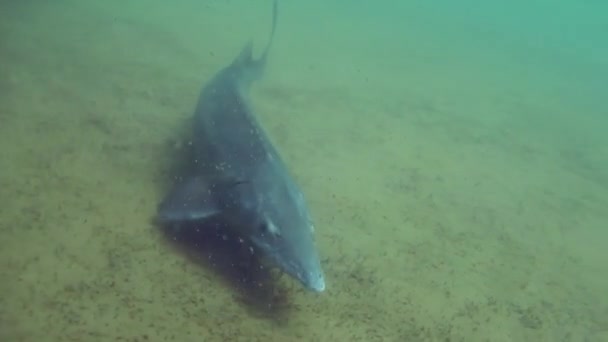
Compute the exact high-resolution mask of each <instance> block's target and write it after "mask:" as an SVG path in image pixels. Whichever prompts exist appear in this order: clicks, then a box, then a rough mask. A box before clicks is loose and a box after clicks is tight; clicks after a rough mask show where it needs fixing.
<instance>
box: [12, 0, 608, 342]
mask: <svg viewBox="0 0 608 342" xmlns="http://www.w3.org/2000/svg"><path fill="white" fill-rule="evenodd" d="M278 5H279V11H278V25H277V31H276V37H275V41H274V44H273V46H272V50H271V51H270V55H269V60H268V66H267V72H266V75H265V76H264V78H263V79H262V80H260V81H259V82H257V83H255V84H254V85H253V88H252V93H251V102H252V106H253V108H254V109H255V113H256V115H257V116H258V119H259V121H260V123H261V125H262V126H263V127H264V128H265V129H266V131H267V133H268V135H269V137H270V138H271V140H272V141H273V143H274V144H275V146H276V147H277V149H278V150H279V152H280V153H281V155H282V157H283V159H284V160H285V162H286V164H287V166H288V168H289V169H290V170H291V172H292V173H293V175H294V178H295V179H296V181H297V182H298V184H300V186H301V188H302V190H303V192H304V193H305V196H306V199H307V201H308V205H309V207H310V209H311V212H312V216H313V218H314V223H315V227H316V232H315V238H316V245H317V248H318V250H319V254H320V255H321V257H322V266H323V270H324V273H325V281H326V285H327V288H326V290H325V291H324V292H322V293H313V292H311V291H307V290H306V289H305V288H303V287H302V286H301V285H300V284H298V283H297V282H296V281H294V280H293V279H291V278H290V277H288V276H284V275H281V274H280V273H279V272H277V271H276V270H271V271H267V270H266V269H262V270H260V269H259V267H257V264H256V262H255V261H248V260H246V258H244V257H243V255H242V254H243V253H242V251H238V250H237V249H234V248H232V247H231V246H230V244H229V243H226V242H225V241H223V238H219V239H218V238H217V236H209V237H208V239H207V238H205V239H201V241H197V243H196V244H195V246H194V248H184V246H181V245H178V244H176V243H175V241H172V239H171V238H168V237H167V236H165V234H163V232H162V231H161V229H160V228H159V227H158V226H157V225H156V224H155V222H154V218H155V215H156V211H157V206H158V204H159V202H160V201H161V200H162V198H163V196H164V195H165V193H166V192H167V190H168V189H169V187H170V185H171V181H172V179H173V177H175V168H176V164H178V160H177V159H179V158H177V156H178V155H180V153H181V152H182V151H183V149H184V145H187V141H188V139H189V134H190V132H191V127H190V126H189V124H190V118H191V116H192V114H193V111H194V108H195V104H196V101H197V97H198V94H199V91H200V89H201V87H202V86H203V84H205V83H206V82H207V81H208V80H209V79H210V77H212V76H213V75H214V74H215V73H216V72H217V71H218V70H219V69H221V68H223V67H224V66H226V65H228V64H229V63H230V62H231V61H232V60H233V59H234V58H235V56H236V55H237V54H238V52H239V51H240V50H241V48H242V47H243V46H244V45H245V44H246V42H247V41H248V40H249V39H253V41H254V46H255V52H256V53H258V52H259V51H261V50H262V49H263V47H264V45H265V44H266V42H267V40H268V33H269V30H270V21H271V6H272V3H271V0H255V1H253V0H230V1H227V0H226V1H220V0H174V1H161V0H129V1H124V0H123V1H119V0H106V1H93V0H55V1H42V0H27V1H0V163H1V167H0V341H140V342H142V341H265V342H266V341H442V342H444V341H452V342H454V341H467V342H468V341H492V342H494V341H499V342H500V341H518V342H521V341H534V342H538V341H548V342H557V341H560V342H561V341H581V342H596V341H597V342H601V341H608V295H606V293H607V292H606V289H608V263H607V262H606V260H608V249H607V248H606V246H607V245H608V210H607V208H608V106H607V105H606V101H607V100H608V99H607V97H606V94H607V93H606V89H608V42H607V40H606V36H607V35H608V20H607V19H608V3H607V2H605V1H594V0H585V1H582V0H580V1H566V0H553V1H549V0H528V1H523V0H514V1H496V0H495V1H481V0H460V1H423V0H414V1H403V0H378V1H361V0H350V1H346V0H328V1H322V0H314V1H304V0H279V4H278ZM252 265H253V266H252Z"/></svg>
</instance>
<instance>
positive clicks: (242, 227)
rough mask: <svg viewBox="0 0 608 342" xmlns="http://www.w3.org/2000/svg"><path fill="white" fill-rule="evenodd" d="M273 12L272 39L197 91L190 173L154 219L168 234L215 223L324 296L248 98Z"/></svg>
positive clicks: (310, 229)
mask: <svg viewBox="0 0 608 342" xmlns="http://www.w3.org/2000/svg"><path fill="white" fill-rule="evenodd" d="M277 13H278V4H277V1H276V0H275V1H274V2H273V6H272V26H271V30H270V37H269V40H268V42H267V45H266V47H265V49H264V50H263V52H262V53H261V55H260V56H259V57H258V58H254V57H253V43H252V41H251V40H250V41H249V42H248V43H247V44H246V45H245V46H244V48H243V49H242V50H241V51H240V53H239V54H238V55H237V57H236V58H235V59H234V60H232V62H231V63H230V64H228V65H227V66H225V67H224V68H222V69H221V70H219V71H218V72H217V73H216V74H215V75H214V76H213V77H212V78H211V79H210V80H209V81H208V82H207V83H206V84H205V85H204V86H203V87H202V90H201V92H200V95H199V98H198V102H197V104H196V109H195V111H194V116H193V120H192V125H193V128H192V136H191V140H190V142H189V143H190V144H191V149H192V155H191V157H190V158H189V159H191V160H189V161H188V162H189V167H190V169H191V172H190V173H189V175H188V176H186V177H183V179H182V180H181V181H180V182H177V183H176V184H175V185H173V188H172V189H171V190H170V191H169V193H168V194H167V195H166V196H165V198H164V199H163V200H162V201H161V203H160V204H159V206H158V218H159V219H160V222H161V223H162V224H163V225H169V226H174V227H175V226H177V227H180V226H190V227H191V226H192V224H191V223H193V222H198V223H200V224H198V225H194V226H195V227H201V226H204V223H205V222H211V221H214V222H216V221H217V220H221V221H222V222H225V223H226V226H227V227H229V229H231V230H232V232H234V233H235V234H236V235H237V236H238V237H239V239H243V241H247V243H249V244H250V245H251V250H252V251H255V252H254V253H257V254H259V255H261V257H262V259H263V260H266V262H267V264H268V265H270V266H272V267H276V268H278V269H279V270H281V271H282V272H284V273H286V274H288V275H290V276H291V277H293V278H295V279H296V280H298V281H299V282H300V283H301V284H302V285H303V286H304V287H305V288H306V289H308V290H311V291H313V292H323V291H324V290H325V276H324V273H323V270H322V266H321V261H320V256H319V253H318V251H317V248H316V244H315V238H314V225H313V220H312V216H311V213H310V210H309V207H308V205H307V202H306V199H305V197H304V194H303V193H302V191H301V189H300V187H299V185H298V184H297V183H296V181H295V180H294V178H293V176H292V175H291V173H290V171H289V170H288V168H287V166H286V163H285V162H284V160H283V159H282V158H281V156H280V155H279V152H278V151H277V149H276V148H275V146H274V145H273V143H272V142H271V140H270V139H269V137H268V135H267V133H266V131H265V130H264V129H263V127H262V126H261V125H260V123H259V122H258V120H257V117H256V115H255V112H254V109H253V106H252V103H251V101H250V98H249V90H250V88H251V86H252V84H253V83H254V82H255V81H257V80H259V79H260V78H262V76H263V74H264V70H265V69H266V65H267V59H268V53H269V51H270V48H271V46H272V44H273V41H274V36H275V31H276V26H277V16H278V14H277ZM189 229H193V228H189ZM197 229H198V228H197Z"/></svg>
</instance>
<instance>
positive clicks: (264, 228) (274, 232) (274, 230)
mask: <svg viewBox="0 0 608 342" xmlns="http://www.w3.org/2000/svg"><path fill="white" fill-rule="evenodd" d="M259 230H260V232H261V233H262V234H268V235H271V236H274V237H280V236H281V231H280V230H279V228H278V227H277V226H276V225H275V224H274V223H272V222H270V221H266V222H263V223H262V224H260V227H259Z"/></svg>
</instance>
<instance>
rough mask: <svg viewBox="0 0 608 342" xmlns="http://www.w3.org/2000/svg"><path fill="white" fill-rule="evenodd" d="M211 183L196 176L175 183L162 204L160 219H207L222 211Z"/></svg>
mask: <svg viewBox="0 0 608 342" xmlns="http://www.w3.org/2000/svg"><path fill="white" fill-rule="evenodd" d="M214 197H215V194H214V191H213V189H212V187H210V186H209V183H207V182H205V181H203V180H202V179H201V178H198V177H195V178H190V179H187V180H184V181H183V182H181V183H178V184H176V185H175V187H174V188H173V190H171V192H170V193H169V195H168V196H167V197H166V198H165V199H164V201H163V202H162V203H161V204H160V206H159V210H158V216H159V219H160V220H161V221H162V222H163V223H179V222H183V221H197V220H206V219H209V218H211V217H213V216H215V215H217V214H219V213H220V210H219V208H218V207H217V205H216V201H215V198H214Z"/></svg>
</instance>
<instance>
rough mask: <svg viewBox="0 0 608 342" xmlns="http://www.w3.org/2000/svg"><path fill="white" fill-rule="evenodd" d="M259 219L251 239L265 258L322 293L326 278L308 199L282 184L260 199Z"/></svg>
mask: <svg viewBox="0 0 608 342" xmlns="http://www.w3.org/2000/svg"><path fill="white" fill-rule="evenodd" d="M257 213H258V215H257V217H258V218H259V219H258V220H255V221H253V223H254V224H253V228H252V230H251V231H250V234H249V238H250V240H251V241H252V243H253V244H254V245H255V247H256V248H257V249H258V250H259V251H260V253H262V254H263V256H264V258H265V259H268V260H269V261H270V262H271V263H273V264H275V265H276V266H277V267H278V268H279V269H281V270H282V271H283V272H285V273H287V274H289V275H290V276H292V277H294V278H296V279H297V280H299V281H300V282H301V283H302V285H304V286H305V287H306V288H308V289H310V290H312V291H315V292H322V291H324V290H325V277H324V275H323V270H322V267H321V261H320V258H319V254H318V252H317V249H316V246H315V241H314V225H313V222H312V220H311V215H310V212H309V209H308V207H307V205H306V202H305V199H304V196H303V195H302V193H301V192H300V191H299V190H298V189H297V187H296V186H295V185H292V184H287V185H285V184H278V185H277V187H276V188H275V190H274V191H270V192H266V193H265V195H264V196H262V198H260V201H259V206H258V208H257Z"/></svg>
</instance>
